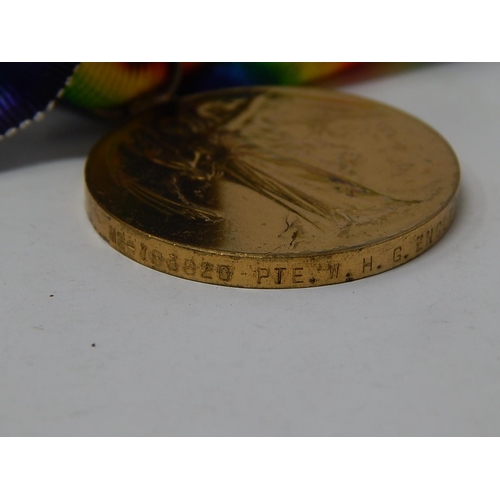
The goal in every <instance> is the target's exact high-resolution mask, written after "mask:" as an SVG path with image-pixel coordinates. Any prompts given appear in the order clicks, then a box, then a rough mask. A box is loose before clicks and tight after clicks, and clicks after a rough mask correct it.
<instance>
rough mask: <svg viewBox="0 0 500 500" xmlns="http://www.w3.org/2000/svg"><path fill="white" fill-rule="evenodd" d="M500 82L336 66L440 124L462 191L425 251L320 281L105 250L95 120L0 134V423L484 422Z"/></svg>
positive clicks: (146, 430)
mask: <svg viewBox="0 0 500 500" xmlns="http://www.w3.org/2000/svg"><path fill="white" fill-rule="evenodd" d="M499 81H500V65H480V64H473V65H437V66H434V65H431V66H422V67H416V68H414V69H413V70H410V71H406V72H400V73H394V74H387V75H385V76H383V77H378V78H372V79H368V80H364V81H360V82H357V83H349V84H348V83H346V82H345V81H344V83H343V85H342V86H341V89H342V90H344V91H347V92H352V93H355V94H358V95H361V96H366V97H370V98H373V99H376V100H379V101H382V102H385V103H387V104H391V105H394V106H396V107H398V108H400V109H402V110H404V111H407V112H409V113H411V114H413V115H415V116H417V117H419V118H421V119H422V120H424V121H425V122H427V123H429V124H430V125H431V126H433V127H434V128H435V129H436V130H438V131H439V132H440V133H441V134H442V135H443V136H444V137H445V138H446V139H447V140H448V141H449V142H450V144H451V145H452V147H453V148H454V149H455V151H456V153H457V155H458V158H459V160H460V162H461V166H462V189H461V196H460V205H459V210H458V214H457V218H456V220H455V223H454V225H453V226H452V228H451V229H450V231H449V232H448V234H447V235H446V236H445V237H444V239H443V240H442V241H441V242H440V243H439V244H438V245H436V246H435V247H434V248H432V249H430V250H429V251H428V252H426V253H425V254H423V255H422V256H421V257H419V258H417V259H416V260H414V261H412V262H410V263H408V264H406V265H404V266H402V267H400V268H398V269H395V270H392V271H390V272H387V273H384V274H381V275H378V276H375V277H371V278H368V279H365V280H361V281H356V282H352V283H346V284H343V285H335V286H330V287H319V288H312V289H305V290H284V291H279V290H276V291H273V290H269V291H266V290H244V289H232V288H224V287H216V286H212V285H204V284H200V283H196V282H190V281H185V280H182V279H179V278H174V277H170V276H168V275H164V274H161V273H158V272H155V271H153V270H151V269H148V268H146V267H143V266H141V265H139V264H137V263H135V262H133V261H131V260H129V259H127V258H126V257H124V256H122V255H121V254H119V253H117V252H116V251H114V250H113V249H111V247H109V246H108V245H107V244H106V243H105V242H104V241H103V240H101V238H100V237H99V236H98V235H97V234H96V233H95V232H94V230H93V229H92V227H91V226H90V224H89V222H88V221H87V218H86V215H85V212H84V208H83V167H84V162H85V155H86V153H87V151H88V149H89V148H90V147H91V145H92V144H93V143H94V142H95V140H97V139H98V138H99V137H100V136H101V135H102V133H103V132H104V131H105V130H106V126H105V125H104V124H102V123H100V122H98V121H95V120H93V119H90V118H88V117H83V116H80V115H78V114H75V113H72V112H70V111H67V110H64V109H57V110H56V111H55V112H53V113H51V114H49V115H48V116H47V119H46V120H45V121H44V122H43V123H40V124H35V125H33V126H31V127H30V128H29V129H27V130H26V131H23V132H21V133H19V134H17V136H15V137H13V138H11V139H9V140H5V141H3V142H2V143H0V230H1V245H0V266H1V274H0V434H1V435H492V434H495V435H497V434H498V433H499V432H500V383H499V382H500V325H499V319H500V304H499V300H498V299H499V286H500V250H499V247H500V238H499V231H498V227H499V218H500V217H499V213H500V212H499V208H500V201H499V195H500V169H499V165H498V163H499V160H498V158H499V152H498V150H499V147H498V146H499V142H500V93H499V92H498V82H499ZM51 294H53V297H50V295H51ZM92 343H95V344H96V346H95V347H92V346H91V344H92Z"/></svg>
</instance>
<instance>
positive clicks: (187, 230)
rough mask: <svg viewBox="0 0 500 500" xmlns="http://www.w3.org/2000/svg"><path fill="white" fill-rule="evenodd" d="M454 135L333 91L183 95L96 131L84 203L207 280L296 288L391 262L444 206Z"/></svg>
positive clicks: (186, 274) (105, 227)
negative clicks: (105, 131) (100, 135)
mask: <svg viewBox="0 0 500 500" xmlns="http://www.w3.org/2000/svg"><path fill="white" fill-rule="evenodd" d="M459 177H460V173H459V167H458V162H457V159H456V157H455V154H454V153H453V151H452V149H451V148H450V146H449V145H448V144H447V143H446V141H445V140H444V139H443V138H442V137H441V136H440V135H439V134H438V133H436V132H435V131H434V130H432V129H431V128H429V127H428V126H427V125H425V124H424V123H422V122H420V121H419V120H417V119H415V118H413V117H411V116H409V115H406V114H404V113H402V112H400V111H398V110H395V109H393V108H390V107H388V106H384V105H381V104H379V103H376V102H373V101H369V100H365V99H361V98H358V97H353V96H349V95H344V94H340V93H336V92H328V91H323V90H312V89H296V88H281V87H280V88H274V87H257V88H245V89H235V90H226V91H217V92H210V93H204V94H198V95H193V96H190V97H188V98H183V99H181V100H179V101H176V102H175V103H172V104H171V105H170V106H168V107H163V108H157V109H154V110H152V111H150V112H148V113H145V114H143V115H141V116H139V117H137V118H135V119H133V120H131V121H130V122H129V123H128V124H126V125H125V126H123V127H122V128H120V129H118V130H117V131H115V132H113V133H111V134H110V135H108V136H107V137H106V138H104V139H103V140H102V141H101V142H100V143H99V144H98V145H97V146H96V147H95V148H94V149H93V151H92V152H91V154H90V156H89V159H88V162H87V167H86V183H87V196H86V200H87V211H88V215H89V218H90V220H91V222H92V224H93V226H94V227H95V229H96V230H97V232H98V233H99V234H100V235H101V236H102V237H103V238H104V239H105V240H106V241H107V242H108V243H109V244H110V245H111V246H112V247H113V248H115V249H116V250H118V251H119V252H121V253H123V254H124V255H126V256H128V257H130V258H131V259H134V260H136V261H137V262H139V263H141V264H144V265H146V266H149V267H152V268H154V269H156V270H158V271H162V272H165V273H168V274H172V275H175V276H179V277H183V278H187V279H192V280H197V281H202V282H205V283H213V284H217V285H228V286H239V287H249V288H298V287H308V286H318V285H328V284H333V283H342V282H346V281H352V280H355V279H359V278H364V277H366V276H371V275H374V274H377V273H380V272H383V271H387V270H389V269H392V268H394V267H397V266H399V265H401V264H404V263H405V262H408V261H409V260H411V259H413V258H415V257H417V256H418V255H420V254H421V253H423V252H424V251H425V250H427V249H428V248H430V247H431V246H432V245H434V244H435V243H436V242H437V241H438V240H439V239H440V238H441V237H442V236H443V234H444V233H445V231H446V230H447V229H448V227H449V225H450V223H451V221H452V220H453V215H454V209H455V203H456V194H457V190H458V185H459Z"/></svg>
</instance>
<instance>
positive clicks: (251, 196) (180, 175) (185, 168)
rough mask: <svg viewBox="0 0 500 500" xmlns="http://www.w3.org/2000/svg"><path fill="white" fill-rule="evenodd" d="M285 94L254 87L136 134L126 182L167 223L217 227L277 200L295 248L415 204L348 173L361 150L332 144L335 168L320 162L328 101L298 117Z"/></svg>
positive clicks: (123, 176)
mask: <svg viewBox="0 0 500 500" xmlns="http://www.w3.org/2000/svg"><path fill="white" fill-rule="evenodd" d="M286 98H287V96H283V95H273V94H272V92H269V91H262V90H256V91H255V92H253V93H249V91H248V90H245V92H244V93H243V92H242V93H237V92H235V93H234V95H232V94H231V95H229V96H227V95H226V97H224V98H220V99H218V100H203V99H201V98H198V100H193V101H188V102H187V103H183V104H181V107H180V109H179V112H178V113H174V114H173V115H172V116H165V117H163V118H160V119H158V120H157V121H156V122H148V123H153V124H152V125H149V126H144V125H141V126H140V127H138V128H137V129H136V130H135V131H134V133H133V140H132V141H131V142H129V143H126V144H122V146H121V155H122V161H121V162H120V165H121V166H120V169H119V171H118V172H117V174H116V175H117V176H118V178H119V182H120V183H121V184H122V185H123V186H124V187H125V188H126V189H127V190H128V191H129V192H130V193H131V194H133V196H135V197H136V198H138V199H140V200H141V201H142V202H143V203H145V204H147V205H149V206H150V207H154V208H155V209H156V210H158V211H160V212H161V213H163V214H165V216H166V217H167V219H168V218H169V217H175V218H178V217H180V218H181V219H185V220H186V221H189V220H190V221H193V220H195V221H199V222H204V223H206V224H218V223H224V221H226V222H227V220H228V218H230V216H228V215H227V207H228V206H229V205H231V206H232V207H234V206H235V205H237V204H238V203H239V202H241V203H245V202H246V201H248V203H247V204H246V205H245V207H246V208H245V210H246V211H247V212H248V211H249V210H250V211H253V210H254V209H253V208H252V207H255V210H257V208H258V206H259V205H262V206H265V207H268V208H266V210H269V207H270V206H271V205H270V204H272V205H273V206H274V207H275V208H276V209H279V212H280V213H281V215H280V217H282V219H283V223H282V229H283V231H282V233H281V234H280V235H279V237H280V238H281V239H282V240H283V245H285V246H289V247H293V248H295V247H297V246H298V245H299V244H300V241H301V238H304V237H306V236H307V235H308V236H309V237H310V236H311V235H314V234H316V233H325V232H328V233H333V234H335V235H337V236H339V235H340V236H341V235H342V234H347V233H348V232H349V230H350V228H351V227H352V226H354V225H359V224H367V223H373V222H374V221H376V220H377V219H378V218H381V217H384V216H385V215H386V214H387V213H389V212H390V211H392V210H395V209H398V207H399V206H407V205H408V204H411V203H415V202H413V201H404V200H398V199H395V198H391V197H390V196H386V195H384V194H381V193H379V192H376V191H374V190H372V189H370V188H369V187H367V186H363V185H361V184H359V183H357V182H354V181H353V180H350V179H349V178H347V177H344V176H343V175H339V174H338V173H337V172H338V171H343V170H342V162H344V163H345V162H349V161H351V162H352V163H353V164H354V163H355V161H357V160H356V159H357V153H356V152H355V151H354V152H352V151H346V150H345V148H344V149H342V147H340V148H339V149H337V150H336V149H335V146H327V147H330V149H331V150H332V152H331V155H330V157H331V165H324V162H323V163H322V161H319V160H317V159H315V158H316V157H315V149H318V148H323V145H322V143H321V140H322V139H321V129H322V127H323V122H322V120H323V119H326V118H322V111H321V109H320V107H319V106H318V110H305V111H306V112H305V113H303V112H302V111H303V110H300V109H299V112H298V113H294V109H295V108H294V107H293V103H289V104H290V106H288V107H287V103H286V102H283V99H286ZM278 99H280V100H281V101H280V102H279V103H276V102H275V101H276V100H278ZM277 107H279V108H280V109H281V110H286V111H285V116H284V117H283V114H282V115H281V117H280V118H276V115H275V114H274V109H276V108H277ZM287 114H288V115H287ZM329 116H330V119H331V114H330V115H329ZM302 137H307V141H302V140H301V138H302ZM306 159H310V160H307V161H306ZM236 187H238V189H236ZM249 207H250V208H249ZM251 217H252V214H251V213H247V214H246V215H243V216H242V219H243V218H247V219H248V218H251ZM259 220H260V219H259ZM237 223H239V222H237ZM235 224H236V222H235ZM256 224H257V222H256ZM278 246H279V245H278Z"/></svg>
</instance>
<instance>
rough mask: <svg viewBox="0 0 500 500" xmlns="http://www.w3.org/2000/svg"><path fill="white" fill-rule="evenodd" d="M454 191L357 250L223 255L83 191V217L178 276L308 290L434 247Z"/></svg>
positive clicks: (128, 251)
mask: <svg viewBox="0 0 500 500" xmlns="http://www.w3.org/2000/svg"><path fill="white" fill-rule="evenodd" d="M457 198H458V192H456V193H455V195H454V196H453V197H452V198H451V199H450V200H449V202H448V203H447V204H445V205H444V206H443V207H442V209H441V210H440V211H439V212H438V213H436V214H434V215H433V216H432V217H431V218H429V219H427V220H426V221H424V222H423V223H422V224H419V225H418V226H416V227H414V228H412V229H410V230H408V231H406V232H404V233H402V234H399V235H398V236H396V237H394V238H388V239H385V240H382V241H378V242H376V243H373V244H371V245H367V246H364V247H361V248H355V249H349V250H342V251H332V252H331V253H329V252H322V253H320V254H311V255H300V254H299V255H295V256H290V255H287V256H274V257H273V256H271V255H267V254H262V256H258V257H256V256H255V255H251V256H250V255H246V254H244V253H239V254H236V253H235V254H234V255H228V254H224V253H222V252H221V253H217V252H214V251H202V250H197V249H193V248H187V247H183V246H181V245H178V244H174V243H170V242H168V241H165V240H161V239H159V238H157V237H155V236H152V235H150V234H147V233H145V232H143V231H141V230H139V229H136V228H134V227H132V226H130V225H129V224H127V223H125V222H123V221H120V220H118V219H116V218H115V217H113V216H111V215H109V214H108V213H107V212H105V211H104V210H103V209H102V208H101V207H100V205H99V204H98V203H97V202H96V200H95V199H94V198H93V196H92V194H91V193H90V191H89V189H88V187H86V189H85V204H86V211H87V214H88V217H89V220H90V222H91V224H92V225H93V227H94V228H95V230H96V231H97V232H98V233H99V235H100V236H101V237H102V238H103V239H104V240H105V241H106V242H107V243H108V244H109V245H110V246H111V247H113V248H114V249H115V250H117V251H118V252H120V253H122V254H123V255H125V256H126V257H129V258H130V259H132V260H134V261H136V262H138V263H140V264H142V265H145V266H147V267H150V268H152V269H154V270H156V271H160V272H163V273H166V274H170V275H172V276H176V277H179V278H185V279H188V280H192V281H198V282H202V283H207V284H212V285H223V286H231V287H238V288H260V289H286V288H308V287H315V286H325V285H333V284H339V283H345V282H350V281H355V280H358V279H362V278H366V277H368V276H374V275H376V274H380V273H382V272H385V271H388V270H390V269H394V268H396V267H399V266H401V265H402V264H405V263H407V262H409V261H410V260H413V259H414V258H416V257H418V256H419V255H421V254H422V253H424V252H425V251H427V250H428V249H430V248H431V247H432V246H434V245H435V244H436V243H437V242H438V241H439V240H440V239H441V238H442V237H443V236H444V234H445V233H446V232H447V230H448V229H449V227H450V226H451V224H452V222H453V219H454V217H455V212H456V205H457Z"/></svg>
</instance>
